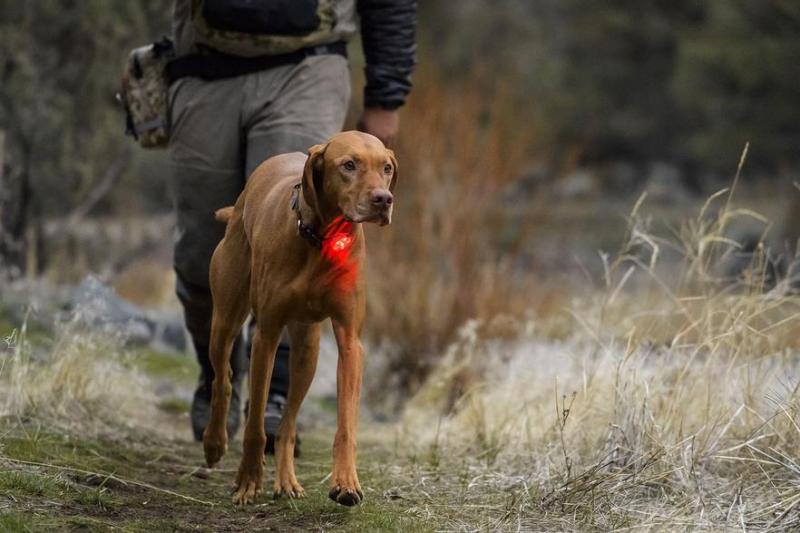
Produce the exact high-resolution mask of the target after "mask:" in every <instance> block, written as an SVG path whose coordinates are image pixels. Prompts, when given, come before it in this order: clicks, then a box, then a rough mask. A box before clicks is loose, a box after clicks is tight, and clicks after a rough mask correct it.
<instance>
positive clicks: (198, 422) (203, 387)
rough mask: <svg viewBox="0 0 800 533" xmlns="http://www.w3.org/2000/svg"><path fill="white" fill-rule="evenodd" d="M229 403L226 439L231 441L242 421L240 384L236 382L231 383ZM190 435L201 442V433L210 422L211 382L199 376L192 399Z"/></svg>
mask: <svg viewBox="0 0 800 533" xmlns="http://www.w3.org/2000/svg"><path fill="white" fill-rule="evenodd" d="M231 389H232V390H231V402H230V405H229V406H228V420H227V426H228V439H231V440H233V438H234V437H235V436H236V432H237V431H239V424H240V423H241V421H242V415H241V413H242V409H241V405H242V395H241V389H242V382H241V381H237V382H234V383H231ZM191 418H192V433H193V434H194V440H196V441H198V442H199V441H202V440H203V431H205V429H206V426H207V425H208V421H209V420H211V382H210V381H208V380H207V379H205V378H204V377H203V376H200V383H199V384H198V385H197V390H195V391H194V398H192V410H191Z"/></svg>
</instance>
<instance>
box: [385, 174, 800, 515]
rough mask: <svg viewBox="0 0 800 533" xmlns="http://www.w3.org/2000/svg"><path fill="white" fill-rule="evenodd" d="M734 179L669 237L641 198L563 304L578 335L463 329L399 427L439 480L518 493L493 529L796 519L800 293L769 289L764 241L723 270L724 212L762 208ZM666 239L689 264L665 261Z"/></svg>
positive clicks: (539, 325) (523, 328)
mask: <svg viewBox="0 0 800 533" xmlns="http://www.w3.org/2000/svg"><path fill="white" fill-rule="evenodd" d="M734 188H735V182H734V186H733V187H732V188H731V190H727V191H724V192H722V193H720V194H719V195H716V196H715V197H713V198H711V199H710V200H709V202H708V203H707V204H706V205H705V206H704V207H703V209H702V210H701V212H700V213H699V214H698V216H697V217H696V218H695V219H693V220H690V221H687V223H686V224H684V225H683V226H682V227H681V228H679V229H678V230H677V231H675V232H674V233H673V235H670V236H666V237H664V236H662V237H656V236H654V235H652V234H651V233H650V232H649V230H648V229H647V225H646V224H644V222H643V220H642V218H641V217H640V216H639V211H640V208H641V203H640V204H637V206H636V207H635V208H634V211H633V214H632V216H631V224H630V230H629V234H628V238H627V239H626V242H625V244H624V246H623V247H622V249H621V251H620V253H619V254H617V255H616V256H614V257H611V258H608V259H606V261H605V264H606V274H605V289H604V290H602V291H599V292H596V293H589V294H584V295H581V296H579V297H575V298H574V299H573V300H572V305H571V306H570V308H569V312H568V313H565V314H562V315H560V317H551V319H550V320H551V321H552V320H557V321H561V322H565V321H566V322H567V323H568V324H569V325H570V326H569V327H570V328H571V329H572V331H573V334H572V335H571V336H570V337H569V338H568V339H566V340H548V335H547V332H548V330H549V328H550V327H551V326H550V325H549V324H547V323H546V321H543V320H537V321H524V320H523V321H519V323H518V324H517V332H518V333H517V335H516V336H515V337H511V338H510V337H509V336H507V335H492V334H491V330H492V328H491V327H487V326H486V324H483V323H481V322H480V321H473V322H471V323H469V324H467V325H466V326H465V327H463V328H462V329H461V331H460V333H459V336H458V339H457V340H456V342H454V343H453V344H452V345H451V346H450V348H449V350H448V351H447V353H446V355H445V357H444V359H443V360H442V362H441V364H440V365H439V366H438V367H437V368H436V369H435V370H434V371H433V373H432V374H431V378H430V379H429V381H428V382H427V383H426V385H425V386H424V387H423V388H422V389H421V391H420V392H419V394H418V395H417V396H416V397H415V398H414V399H412V401H411V402H410V403H409V405H408V408H407V409H406V414H405V417H404V422H403V424H402V431H401V437H400V439H401V442H403V443H405V444H406V445H407V446H413V447H415V450H416V452H417V453H418V454H420V455H421V456H426V457H434V458H433V459H431V460H430V463H431V464H433V465H435V469H434V470H435V471H436V472H439V473H440V476H439V478H438V479H439V480H438V482H436V483H434V484H435V485H437V484H438V485H439V486H441V487H442V488H443V490H447V489H444V487H448V486H449V487H452V486H455V485H456V484H458V483H459V480H458V478H457V477H454V476H453V475H452V473H453V472H464V471H466V472H469V475H470V482H469V491H471V492H472V494H473V495H474V494H475V493H478V494H479V493H484V494H497V493H498V492H502V493H505V494H507V495H508V498H506V499H501V500H499V501H498V500H493V501H492V502H491V503H487V504H486V505H485V506H484V509H483V513H482V515H481V520H482V522H481V525H482V527H487V528H495V527H503V528H505V527H509V528H512V527H520V528H523V529H525V528H532V529H537V528H543V527H548V528H553V527H555V528H556V529H585V528H598V529H601V530H610V529H614V530H625V529H637V530H642V529H644V530H651V529H653V530H662V529H667V530H676V529H677V530H685V529H698V528H700V529H711V530H719V529H727V528H732V529H742V530H761V531H787V530H793V529H798V528H800V506H799V505H798V504H800V462H798V459H797V458H798V457H800V445H799V444H798V443H800V396H799V395H798V388H800V379H799V378H798V373H800V357H799V355H800V352H799V351H798V349H800V344H799V343H798V334H800V298H798V297H797V296H795V295H793V294H792V293H791V291H789V290H788V289H789V287H788V286H787V285H786V284H785V283H778V284H777V285H776V286H774V287H773V288H771V289H770V290H765V289H767V288H769V287H768V286H767V285H766V283H767V280H766V278H767V276H766V270H765V268H764V265H765V263H766V260H765V258H764V255H763V250H761V251H760V252H761V253H759V254H756V256H755V257H754V259H753V262H752V265H751V268H750V269H748V271H747V272H745V273H744V275H743V276H742V277H741V278H740V279H739V280H738V282H735V283H730V282H726V283H723V282H722V281H721V280H719V279H718V278H717V277H716V276H715V267H714V265H715V264H716V262H717V260H718V259H719V258H720V257H723V256H725V254H726V253H728V252H729V250H730V249H731V248H735V247H737V246H738V245H737V243H733V242H730V241H729V240H727V239H726V238H725V237H724V235H725V230H726V227H727V225H728V224H729V223H730V222H731V220H733V219H735V218H736V217H741V216H754V214H752V213H749V212H745V211H742V210H737V209H735V208H734V202H733V201H732V198H733V192H734V191H733V189H734ZM665 248H671V249H672V250H673V251H677V252H679V253H680V255H681V256H682V257H683V258H684V259H683V261H682V263H680V265H678V266H677V268H676V267H673V268H669V269H664V270H660V269H659V258H660V257H661V251H663V250H664V249H665ZM675 272H677V275H670V273H675ZM504 330H508V327H506V328H504ZM433 478H434V479H436V476H435V475H433ZM428 490H435V488H431V487H428ZM469 491H468V492H469ZM512 495H513V497H512ZM454 503H455V502H454ZM545 519H547V520H555V522H548V524H549V525H547V526H545V525H544V523H543V522H542V521H543V520H545ZM474 523H475V522H474V517H473V518H470V519H469V520H468V521H463V522H462V521H459V519H458V518H456V517H453V519H452V526H453V527H454V528H455V529H462V528H469V527H472V526H471V525H468V524H472V525H474ZM554 524H560V525H557V526H556V525H554Z"/></svg>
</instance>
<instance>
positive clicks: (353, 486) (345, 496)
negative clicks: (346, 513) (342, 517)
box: [328, 467, 364, 507]
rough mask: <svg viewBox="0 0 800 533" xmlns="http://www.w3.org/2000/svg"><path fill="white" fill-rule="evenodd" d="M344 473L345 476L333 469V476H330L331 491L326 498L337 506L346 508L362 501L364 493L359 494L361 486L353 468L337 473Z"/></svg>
mask: <svg viewBox="0 0 800 533" xmlns="http://www.w3.org/2000/svg"><path fill="white" fill-rule="evenodd" d="M342 471H345V472H347V473H346V474H339V473H337V470H336V468H335V467H334V474H333V475H332V476H331V490H330V492H328V497H329V498H330V499H331V500H333V501H335V502H336V503H338V504H341V505H346V506H348V507H350V506H353V505H356V504H359V503H361V502H362V501H364V493H363V492H361V484H360V483H359V482H358V474H356V470H355V468H346V469H342V470H339V471H338V472H342Z"/></svg>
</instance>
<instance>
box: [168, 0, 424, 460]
mask: <svg viewBox="0 0 800 533" xmlns="http://www.w3.org/2000/svg"><path fill="white" fill-rule="evenodd" d="M416 11H417V6H416V1H414V0H262V1H260V2H253V1H252V0H203V1H197V0H176V1H175V4H174V11H173V40H174V48H175V59H174V60H172V61H171V62H170V63H169V64H168V66H167V69H166V74H167V78H168V80H169V82H170V89H169V103H170V140H169V147H168V150H169V157H170V164H171V170H172V172H171V174H172V179H171V189H172V195H173V200H174V206H175V212H176V214H177V222H176V236H175V243H174V269H175V273H176V277H177V280H176V292H177V295H178V299H179V300H180V302H181V305H182V306H183V310H184V318H185V323H186V327H187V329H188V331H189V334H190V336H191V339H192V342H193V345H194V349H195V352H196V355H197V361H198V363H199V365H200V377H199V381H198V385H197V389H196V391H195V394H194V397H193V400H192V407H191V424H192V430H193V434H194V437H195V439H197V440H202V436H203V430H204V429H205V427H206V425H207V424H208V420H209V417H210V400H211V383H212V381H213V379H214V371H213V368H212V367H211V364H210V362H209V357H208V344H209V334H210V327H211V313H212V302H211V294H210V291H209V280H208V270H209V263H210V260H211V255H212V253H213V251H214V248H215V247H216V245H217V243H218V242H219V241H220V240H221V238H222V236H223V233H224V225H222V224H220V223H219V222H217V221H216V220H215V219H214V212H215V211H216V210H217V209H219V208H222V207H225V206H229V205H233V204H234V203H235V201H236V199H237V197H238V196H239V193H240V192H241V191H242V190H243V188H244V185H245V181H246V179H247V177H248V176H249V175H250V174H251V173H252V172H253V170H254V169H255V168H256V167H257V166H258V165H259V164H260V163H261V162H263V161H264V160H265V159H267V158H269V157H272V156H274V155H276V154H281V153H286V152H294V151H302V152H305V151H307V150H308V148H309V147H310V146H313V145H314V144H317V143H320V142H323V141H324V140H326V139H327V138H329V137H330V136H331V135H333V134H334V133H336V132H338V131H340V130H341V128H342V126H343V124H344V119H345V115H346V112H347V108H348V105H349V102H350V90H351V81H350V68H349V64H348V60H347V51H346V42H347V41H348V40H350V39H351V38H352V37H353V36H354V34H355V33H356V32H357V30H358V28H359V21H360V29H361V39H362V44H363V51H364V57H365V62H366V67H365V79H366V83H365V87H364V111H363V114H362V116H361V118H360V120H359V123H358V127H359V129H361V130H362V131H365V132H367V133H371V134H373V135H375V136H376V137H378V138H379V139H381V140H382V141H384V143H386V144H387V145H391V144H392V142H393V141H394V139H395V136H396V135H397V132H398V127H399V119H398V108H399V107H400V106H402V105H403V103H404V101H405V99H406V96H407V95H408V93H409V91H410V89H411V82H410V76H411V73H412V70H413V68H414V65H415V54H416V44H415V34H416ZM286 338H287V336H286V335H284V339H283V340H282V342H281V345H280V347H279V348H278V353H277V355H276V360H275V368H274V371H273V377H272V382H271V385H270V395H269V399H268V406H267V411H266V414H265V418H266V419H265V428H266V430H265V431H266V433H267V450H266V451H267V452H268V453H269V452H273V450H274V435H275V433H276V432H277V426H278V423H279V422H280V413H281V412H282V409H283V404H284V402H285V398H286V393H287V389H288V375H289V371H288V357H289V350H290V347H289V346H288V344H287V342H286ZM246 345H247V342H246V340H245V335H240V336H239V338H238V339H237V341H236V343H235V344H234V348H233V352H232V354H231V370H232V383H233V390H232V395H231V403H230V412H229V416H228V434H229V435H235V433H236V431H237V429H238V427H239V424H240V420H241V413H242V406H241V386H242V381H243V379H244V377H245V375H246V372H247V366H248V353H249V350H248V348H247V346H246ZM273 453H274V452H273Z"/></svg>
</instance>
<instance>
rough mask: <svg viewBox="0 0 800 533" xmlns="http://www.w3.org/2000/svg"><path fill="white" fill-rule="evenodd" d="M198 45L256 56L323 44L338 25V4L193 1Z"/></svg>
mask: <svg viewBox="0 0 800 533" xmlns="http://www.w3.org/2000/svg"><path fill="white" fill-rule="evenodd" d="M192 24H193V26H194V30H195V37H196V39H197V42H198V44H201V45H204V46H207V47H209V48H212V49H214V50H216V51H218V52H223V53H226V54H231V55H236V56H241V57H255V56H262V55H279V54H287V53H290V52H294V51H296V50H299V49H301V48H306V47H308V46H312V45H315V44H319V42H320V40H321V39H324V38H325V37H326V36H328V35H329V34H330V33H331V31H332V30H333V27H334V26H335V24H336V15H335V13H334V9H333V0H261V1H258V2H255V1H253V0H193V1H192Z"/></svg>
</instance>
